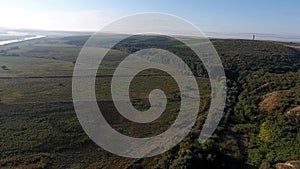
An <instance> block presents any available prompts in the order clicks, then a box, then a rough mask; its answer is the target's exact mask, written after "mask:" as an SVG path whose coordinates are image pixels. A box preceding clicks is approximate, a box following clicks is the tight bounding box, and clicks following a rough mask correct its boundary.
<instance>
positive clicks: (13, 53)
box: [0, 36, 300, 169]
mask: <svg viewBox="0 0 300 169" xmlns="http://www.w3.org/2000/svg"><path fill="white" fill-rule="evenodd" d="M112 38H113V37H112ZM87 39H88V36H69V37H63V38H60V37H53V38H44V39H37V40H32V41H27V42H23V43H16V44H10V45H6V46H0V67H1V69H0V80H1V83H0V106H1V108H0V121H1V123H0V128H1V135H0V140H1V144H0V152H1V154H0V168H91V169H92V168H114V169H115V168H128V169H133V168H136V169H137V168H168V167H170V168H195V169H196V168H199V166H203V167H204V168H232V169H234V168H237V169H240V168H259V167H260V166H261V165H263V166H269V168H275V166H276V164H277V163H285V162H286V161H291V160H300V123H299V118H300V116H299V106H300V93H299V91H300V51H299V50H298V49H297V48H295V47H294V46H291V45H290V44H285V43H279V42H268V41H248V40H220V39H213V40H212V43H213V45H214V46H215V48H216V50H217V51H218V53H219V56H220V57H221V60H222V62H223V65H224V67H225V73H226V76H227V102H226V109H225V116H224V118H223V119H222V121H221V123H220V124H219V127H218V129H217V131H215V133H214V135H213V136H212V137H211V138H210V139H209V140H208V141H207V142H206V143H204V144H199V143H198V141H197V140H196V139H197V137H198V136H199V131H200V129H201V128H202V124H203V122H204V120H205V117H206V113H207V109H208V105H209V101H210V95H209V94H210V84H209V81H208V78H207V73H206V71H205V69H204V66H203V65H202V63H201V61H199V60H197V59H195V55H194V53H193V52H191V51H190V50H189V49H188V48H187V47H186V46H184V45H183V44H182V43H180V42H178V41H176V40H174V39H172V38H169V37H161V36H160V37H156V36H133V37H131V38H129V39H127V40H125V41H122V42H121V43H119V44H118V45H116V46H115V47H114V49H113V50H111V51H110V53H109V54H108V56H107V59H106V60H105V62H104V64H103V65H102V66H103V69H101V71H100V69H99V70H98V77H97V80H96V85H97V89H96V95H97V99H98V100H97V101H98V102H99V103H98V104H99V105H100V106H101V105H102V107H101V108H102V109H103V110H106V112H107V114H105V117H106V118H107V121H109V122H110V123H111V124H112V126H113V127H114V128H115V129H116V130H117V131H119V132H122V133H124V134H127V135H131V136H139V137H143V136H152V135H156V134H158V133H161V132H163V131H165V130H166V129H167V127H168V126H169V125H170V124H172V123H173V122H174V120H175V119H176V115H177V113H178V106H179V104H178V86H177V85H176V84H174V83H172V82H174V81H172V79H171V78H170V77H169V76H167V75H164V74H163V73H162V72H156V71H148V72H147V71H146V72H142V74H143V73H144V74H146V75H157V74H159V75H161V77H159V78H158V77H155V76H154V77H151V78H149V77H147V76H138V77H136V78H135V79H134V81H133V83H132V91H131V92H132V93H131V97H132V98H131V99H132V101H133V104H134V105H135V106H136V108H138V109H147V107H149V102H148V99H147V95H148V93H149V91H151V90H152V89H153V88H160V89H162V90H163V91H165V92H166V95H167V98H168V106H167V110H168V113H164V114H163V115H162V117H160V118H159V119H158V120H156V121H154V122H153V123H150V124H146V125H144V126H143V125H136V124H133V123H132V122H130V121H129V120H126V119H124V117H122V116H120V115H119V114H118V112H117V110H115V108H114V105H113V104H112V101H111V96H110V93H109V91H110V90H109V87H110V85H108V84H109V82H110V80H111V75H112V73H113V70H114V68H115V67H116V66H117V65H118V63H119V62H120V60H121V59H123V58H124V57H125V56H127V55H128V54H130V53H133V52H135V51H138V50H140V49H143V48H149V47H152V48H153V47H159V48H162V49H167V50H169V51H172V52H173V53H175V54H177V55H178V56H180V57H181V58H182V59H183V60H184V61H185V62H186V63H187V64H188V65H189V67H190V68H191V70H192V71H193V73H194V75H195V76H196V77H197V81H198V82H199V90H200V95H201V100H202V103H201V104H202V105H201V111H200V112H199V117H198V120H197V124H196V125H195V126H194V128H193V130H192V132H191V133H190V134H189V136H188V137H187V138H186V139H184V141H182V142H181V143H180V144H179V145H178V146H176V147H174V148H173V149H172V150H170V151H168V152H166V153H164V154H162V155H159V156H156V157H152V158H145V159H127V158H121V157H118V156H115V155H112V154H110V153H109V152H106V151H105V150H103V149H101V148H100V147H98V146H97V145H96V144H95V143H93V142H92V141H91V140H90V139H89V138H88V136H87V135H86V134H85V133H84V131H83V130H82V128H81V126H80V124H79V122H78V120H77V117H76V113H75V111H74V108H73V103H72V93H71V87H72V84H71V82H72V72H73V67H74V62H75V60H76V58H77V56H78V53H79V51H80V49H81V47H82V46H83V45H84V43H85V41H86V40H87ZM109 40H110V39H109V37H107V41H108V42H109ZM98 45H99V46H98V47H91V48H93V50H94V51H95V52H97V50H102V49H103V48H106V47H107V46H105V44H98ZM166 82H169V83H166ZM200 82H201V83H200ZM141 84H142V85H141ZM295 112H296V113H295Z"/></svg>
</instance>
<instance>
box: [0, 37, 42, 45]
mask: <svg viewBox="0 0 300 169" xmlns="http://www.w3.org/2000/svg"><path fill="white" fill-rule="evenodd" d="M44 37H46V36H44V35H36V36H32V37H26V38H22V39H11V40H3V41H0V46H3V45H8V44H12V43H17V42H24V41H28V40H34V39H40V38H44Z"/></svg>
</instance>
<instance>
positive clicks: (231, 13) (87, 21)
mask: <svg viewBox="0 0 300 169" xmlns="http://www.w3.org/2000/svg"><path fill="white" fill-rule="evenodd" d="M299 7H300V1H299V0H281V1H279V0H278V1H277V0H274V1H270V0H245V1H241V0H226V1H225V0H189V1H179V0H172V1H171V0H147V1H146V0H106V1H104V0H0V27H5V28H33V29H44V30H76V31H96V30H99V29H100V28H102V27H103V26H105V25H106V24H109V23H110V22H112V21H114V20H116V19H118V18H121V17H124V16H128V15H132V14H136V13H142V12H163V13H168V14H172V15H176V16H179V17H182V18H184V19H186V20H188V21H190V22H192V23H193V24H195V25H196V26H198V27H199V28H200V29H201V30H202V31H203V32H208V33H210V32H213V33H220V34H222V33H227V34H230V33H232V34H243V33H258V34H274V35H285V36H294V35H297V36H300V10H299Z"/></svg>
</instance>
